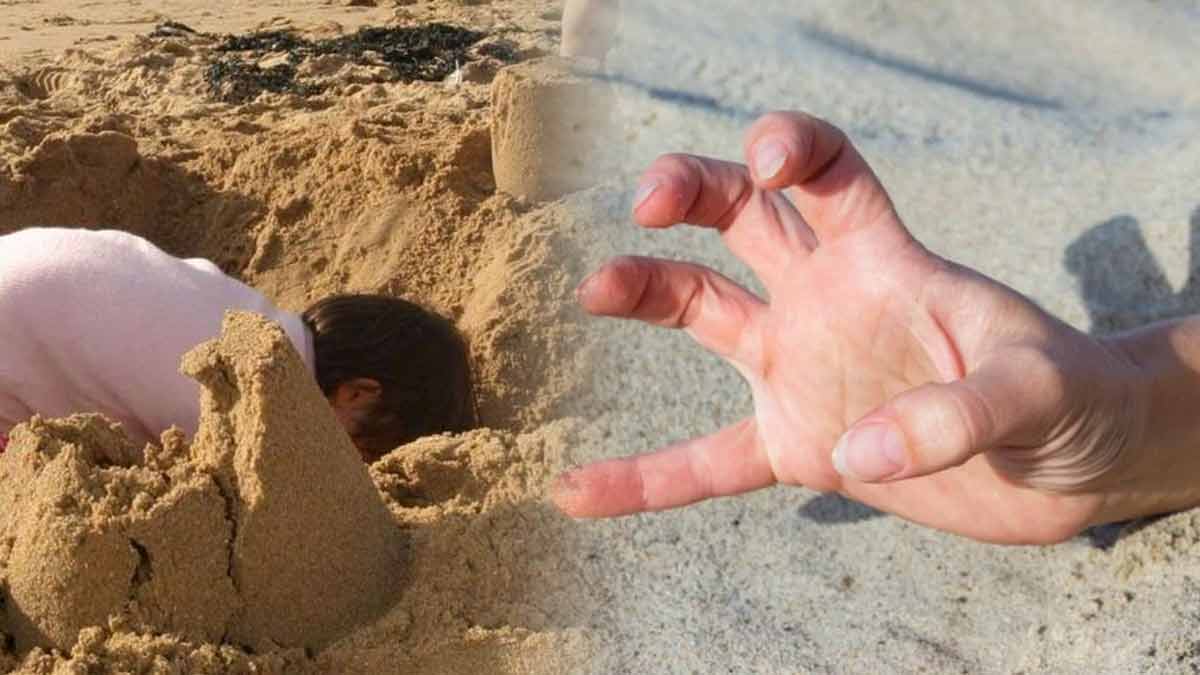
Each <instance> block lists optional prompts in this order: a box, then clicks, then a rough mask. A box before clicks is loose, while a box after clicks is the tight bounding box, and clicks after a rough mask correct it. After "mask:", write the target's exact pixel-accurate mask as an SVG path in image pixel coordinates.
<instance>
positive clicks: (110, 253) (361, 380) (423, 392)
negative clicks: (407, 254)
mask: <svg viewBox="0 0 1200 675" xmlns="http://www.w3.org/2000/svg"><path fill="white" fill-rule="evenodd" d="M231 309H234V310H248V311H253V312H257V313H258V314H261V315H263V316H265V317H266V318H268V319H270V320H272V321H275V322H276V323H278V324H279V325H280V326H281V327H282V328H283V330H284V331H285V332H286V333H287V335H288V337H289V338H290V339H291V341H292V344H293V345H294V346H295V347H296V351H297V352H298V353H299V354H300V355H301V358H303V359H304V362H305V363H306V364H307V365H308V367H309V369H310V370H311V371H312V372H313V376H314V377H315V378H316V380H317V383H318V384H319V385H320V387H321V390H322V391H323V392H324V393H325V395H326V396H327V397H328V398H329V401H330V404H331V405H332V406H333V408H334V411H335V413H336V414H337V417H338V419H339V420H340V421H341V422H342V424H343V426H344V427H345V428H346V430H347V433H349V434H350V436H351V438H352V439H353V440H354V442H355V444H356V445H357V446H358V448H359V450H360V451H361V452H362V454H363V457H364V459H368V460H370V459H374V458H377V457H378V456H380V455H382V454H383V453H386V452H388V451H390V450H391V449H393V448H395V447H396V446H398V445H402V444H403V443H405V442H408V441H410V440H413V439H415V438H418V437H420V436H424V435H428V434H434V433H440V432H444V431H461V430H464V429H466V428H469V427H470V426H471V425H472V424H473V422H474V406H473V401H472V392H471V376H470V370H469V367H468V362H467V351H466V347H465V345H464V343H463V340H462V339H461V337H460V336H459V334H458V333H457V331H455V329H454V327H453V326H452V324H451V323H450V322H449V321H447V320H445V319H443V318H442V317H439V316H437V315H435V314H433V313H431V312H428V311H426V310H424V309H422V308H421V307H419V306H417V305H414V304H412V303H410V302H407V301H404V300H400V299H398V298H390V297H384V296H369V295H347V296H335V297H331V298H326V299H324V300H321V301H319V302H317V303H316V304H314V305H312V306H311V307H309V308H308V309H307V310H306V311H305V312H304V313H303V314H292V313H290V312H285V311H283V310H280V309H278V308H276V307H275V306H273V305H272V304H271V302H270V301H268V300H267V299H266V298H265V297H264V296H263V295H262V294H260V293H258V292H257V291H255V290H254V289H252V288H250V287H249V286H246V285H245V284H243V283H241V282H239V281H237V280H235V279H232V278H230V277H228V276H226V275H225V274H223V273H222V272H221V271H220V270H219V269H218V268H217V267H216V266H215V265H213V264H212V263H211V262H209V261H207V260H202V259H188V260H183V259H179V258H176V257H173V256H171V255H168V254H167V253H165V252H163V251H162V250H160V249H159V248H157V247H156V246H154V245H153V244H151V243H150V242H149V241H146V240H145V239H142V238H140V237H136V236H134V235H131V234H128V233H125V232H118V231H90V230H80V229H58V228H31V229H26V230H22V231H19V232H16V233H13V234H9V235H5V236H0V452H3V447H4V445H5V444H6V443H7V434H8V432H9V430H10V429H11V428H12V427H13V426H14V425H16V424H18V423H20V422H22V421H24V420H27V419H29V418H30V417H31V416H33V415H35V414H37V415H42V416H44V417H60V416H64V415H69V414H72V413H78V412H100V413H104V414H105V415H107V416H109V417H111V418H112V419H114V420H116V421H118V422H120V423H121V424H122V426H123V427H124V428H125V431H126V432H127V433H128V434H129V436H130V437H131V438H133V439H134V440H135V441H138V442H145V441H153V440H156V439H157V437H158V435H159V434H161V433H162V432H163V431H164V430H166V429H168V428H170V427H171V426H177V427H179V428H181V429H183V430H184V431H185V432H187V433H188V434H189V435H190V434H193V433H195V431H196V426H197V424H198V422H199V416H200V406H199V396H200V389H199V385H198V384H196V383H195V382H194V381H192V380H191V379H189V378H187V377H186V376H184V375H181V374H180V373H179V361H180V358H181V357H182V356H183V354H184V353H186V352H187V351H189V350H190V349H191V348H193V347H195V346H196V345H198V344H200V343H201V342H204V341H206V340H209V339H211V338H213V337H215V336H216V335H217V334H218V333H219V332H220V327H221V321H222V317H223V316H224V314H225V312H226V311H227V310H231Z"/></svg>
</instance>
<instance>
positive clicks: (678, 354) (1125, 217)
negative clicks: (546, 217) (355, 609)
mask: <svg viewBox="0 0 1200 675" xmlns="http://www.w3.org/2000/svg"><path fill="white" fill-rule="evenodd" d="M624 4H625V6H626V8H627V10H628V11H627V14H626V16H625V17H624V20H623V27H622V31H621V39H622V44H621V45H620V47H619V49H617V50H616V51H615V52H614V54H613V55H612V57H611V58H610V63H609V66H608V68H609V70H608V73H609V75H610V78H611V80H612V81H614V82H616V83H617V93H618V98H619V107H620V109H621V111H622V117H623V130H622V135H621V138H622V142H621V143H620V144H618V147H619V151H620V152H621V153H623V154H624V155H625V157H626V158H627V163H626V165H625V166H626V167H627V168H628V170H629V171H630V172H634V171H638V170H640V169H642V168H643V167H644V166H645V163H647V162H649V161H650V160H651V159H653V157H654V156H656V155H657V154H659V153H662V152H668V151H683V152H696V153H703V154H707V155H715V156H719V157H723V158H728V159H737V160H740V158H741V141H742V132H743V131H744V128H745V126H746V125H747V124H749V122H750V121H751V120H752V119H753V117H754V115H755V114H756V113H757V112H759V111H766V110H771V109H776V108H801V109H806V110H809V111H812V112H814V113H816V114H819V115H822V116H824V117H826V118H828V119H830V120H832V121H834V122H835V123H837V124H838V125H840V126H842V127H843V128H845V129H846V130H847V131H848V132H849V133H850V134H851V136H852V137H853V138H854V140H855V142H856V144H857V145H858V147H859V148H860V149H861V150H862V152H863V153H864V155H865V156H866V157H867V158H868V160H869V161H871V162H872V164H873V165H874V166H875V167H876V169H877V171H878V172H879V174H880V176H881V178H882V179H883V181H884V183H885V185H887V186H888V187H889V188H890V190H891V193H892V195H893V197H894V199H895V201H896V203H897V205H898V208H899V210H900V213H901V215H902V216H903V217H904V218H905V220H906V222H907V223H908V224H909V225H910V226H911V227H912V228H913V230H914V231H915V232H916V234H917V235H918V236H919V237H921V238H922V239H923V240H924V241H925V242H926V243H927V245H929V246H930V247H931V248H932V249H933V250H935V251H936V252H938V253H940V254H943V255H946V256H949V257H951V258H953V259H956V260H958V261H960V262H963V263H966V264H969V265H972V266H975V267H977V268H979V269H981V270H983V271H984V272H986V273H988V274H991V275H994V276H996V277H998V278H999V279H1001V280H1003V281H1004V282H1006V283H1008V284H1011V285H1013V286H1014V287H1015V288H1017V289H1019V290H1021V291H1022V292H1025V293H1028V294H1030V295H1031V296H1032V297H1034V298H1035V299H1036V300H1037V301H1038V302H1039V303H1041V304H1042V305H1043V306H1045V307H1047V308H1048V309H1050V310H1051V311H1053V312H1055V313H1056V314H1059V315H1060V316H1063V317H1065V318H1066V319H1067V320H1068V321H1070V322H1071V323H1072V324H1074V325H1076V326H1078V327H1080V328H1082V329H1087V330H1097V331H1102V332H1103V331H1111V330H1113V329H1114V328H1118V327H1128V326H1129V325H1131V324H1133V323H1138V322H1144V321H1146V320H1147V319H1151V318H1155V317H1159V316H1164V315H1172V314H1179V313H1181V312H1193V313H1195V312H1200V304H1198V303H1197V297H1200V296H1197V295H1196V292H1195V288H1196V284H1195V279H1196V278H1198V272H1200V255H1197V253H1196V245H1195V242H1196V241H1197V238H1196V233H1197V232H1198V231H1200V188H1198V186H1200V143H1198V140H1197V139H1200V89H1198V88H1197V87H1196V86H1195V65H1194V56H1195V54H1196V53H1197V50H1198V49H1200V15H1198V14H1197V13H1196V10H1195V4H1194V3H1190V2H1118V1H1111V2H1110V1H1102V2H1074V1H1072V2H1060V3H1044V2H1013V3H1003V4H994V3H952V2H939V3H911V2H901V1H891V0H882V1H873V2H863V3H845V2H835V1H833V0H830V1H828V2H826V1H818V2H805V3H797V2H790V1H784V0H780V1H768V2H761V3H754V7H753V10H752V11H751V10H750V9H749V8H748V5H747V4H746V3H733V2H728V1H727V0H702V1H700V2H683V1H664V2H655V3H631V2H626V3H624ZM635 180H636V177H635V176H633V175H630V176H627V177H624V178H622V179H621V180H618V181H614V183H613V185H612V187H611V188H609V189H607V190H603V191H599V192H598V193H597V194H593V195H588V196H579V197H578V198H576V199H575V200H573V201H572V204H573V206H575V207H576V209H577V210H578V211H579V212H580V213H585V212H586V213H589V214H591V215H590V216H588V217H587V218H586V219H587V220H589V221H590V222H592V223H593V228H592V229H593V230H595V231H599V232H603V233H604V236H603V237H596V239H595V240H594V241H592V242H589V243H590V245H589V246H585V247H584V248H585V250H587V251H588V253H587V255H588V257H589V258H591V259H593V260H594V259H600V258H602V257H604V256H606V255H611V254H613V253H640V254H649V255H660V256H665V257H670V258H677V259H685V260H697V261H700V262H703V263H706V264H710V265H714V266H716V267H717V268H718V269H720V270H721V271H723V272H725V273H726V274H728V275H730V276H732V277H734V278H736V279H738V280H740V281H742V282H744V283H747V284H750V285H754V282H753V279H752V277H751V275H750V274H748V273H747V271H746V269H745V268H744V266H743V265H741V264H740V263H739V262H738V261H736V260H735V259H733V258H732V257H731V256H730V255H729V254H728V253H727V252H726V251H725V250H724V249H723V247H722V245H721V242H720V241H719V240H718V239H717V238H716V237H714V236H712V233H711V232H702V231H689V230H679V231H671V232H662V231H654V232H642V231H639V230H637V228H635V227H633V226H632V225H631V223H630V219H629V215H628V213H629V205H630V202H631V200H632V197H633V189H634V185H635V182H634V181H635ZM581 217H582V216H581ZM1189 249H1190V250H1189ZM589 328H590V329H592V330H593V331H595V332H594V333H592V334H591V335H592V337H593V338H594V339H595V340H597V341H599V343H600V346H599V348H598V349H597V351H596V353H597V355H598V357H599V358H600V361H599V362H598V366H599V368H598V370H597V373H596V379H595V383H594V385H595V388H594V392H595V399H594V400H593V401H592V402H591V403H590V404H587V405H585V406H583V407H584V410H583V412H581V416H583V417H584V418H586V419H590V420H594V421H595V424H596V429H594V430H593V432H594V436H590V437H589V438H591V440H590V441H589V442H588V443H587V444H583V445H580V446H579V447H578V448H577V451H576V453H575V458H576V459H588V458H593V457H601V456H613V455H620V454H627V453H631V452H636V451H642V450H647V449H650V448H652V447H655V446H658V445H661V444H662V443H664V442H669V441H673V440H676V439H680V438H685V437H690V436H693V435H696V434H699V433H703V432H707V431H712V430H716V429H717V428H720V427H721V426H723V425H725V424H727V423H730V422H733V421H735V420H737V419H739V418H741V417H742V416H744V415H745V414H746V413H747V412H749V411H750V409H751V407H750V406H751V397H750V392H749V390H748V388H747V387H746V385H745V384H744V383H743V382H742V381H741V379H740V378H739V377H738V376H737V374H736V373H735V372H734V371H733V370H732V369H731V368H729V367H728V366H727V365H726V364H724V363H722V362H720V361H719V360H717V359H715V358H712V357H710V356H708V355H706V354H704V353H703V351H702V350H701V349H700V348H699V347H697V346H696V345H695V344H694V343H692V342H691V341H690V340H689V339H688V338H687V337H686V336H684V335H680V334H678V333H671V332H668V331H664V330H658V329H653V328H647V327H643V326H636V325H623V324H619V323H616V322H606V323H602V322H596V323H594V324H589ZM1195 518H1196V514H1195V513H1184V514H1179V515H1176V516H1173V517H1171V518H1166V519H1163V520H1159V521H1155V522H1152V523H1138V524H1134V525H1132V526H1130V527H1128V528H1126V529H1124V530H1121V529H1119V528H1104V529H1099V530H1093V531H1092V532H1090V533H1088V535H1087V536H1082V537H1079V538H1077V539H1075V540H1073V541H1071V542H1068V543H1065V544H1062V545H1060V546H1054V547H1046V548H1002V547H994V546H985V545H980V544H976V543H973V542H969V541H965V540H962V539H960V538H958V537H954V536H951V535H946V534H941V533H937V532H931V531H929V530H926V529H923V528H920V527H916V526H913V525H910V524H908V523H905V522H904V521H902V520H899V519H897V518H893V517H890V516H887V515H885V514H881V513H878V512H876V511H874V510H871V509H868V508H866V507H864V506H862V505H860V504H856V503H854V502H851V501H848V500H845V499H842V498H840V497H836V496H830V495H820V494H817V493H815V492H812V491H808V490H804V489H800V488H776V489H772V490H767V491H764V492H760V493H757V494H755V495H752V496H747V497H743V498H738V499H726V500H719V501H715V502H712V503H708V504H704V505H701V506H696V507H693V508H689V509H685V510H681V511H678V512H671V513H661V514H653V515H646V516H640V517H635V518H629V519H624V520H619V521H613V522H604V523H596V524H587V525H584V526H583V527H584V528H585V529H586V530H587V532H588V538H585V540H584V543H583V546H584V547H585V551H586V555H585V559H586V560H587V566H586V569H587V571H588V573H589V574H590V575H592V576H593V577H595V578H608V579H611V580H613V581H612V583H611V584H610V585H609V586H608V592H607V595H606V596H605V598H604V600H605V602H604V604H603V607H602V608H601V609H600V610H599V614H598V615H597V616H596V617H595V619H594V621H593V625H594V626H595V630H596V636H595V641H596V643H597V644H598V645H599V652H598V653H597V654H596V656H595V658H594V660H593V661H592V662H591V664H590V667H591V671H592V672H597V673H606V672H655V673H692V672H704V673H708V672H722V673H724V672H729V673H798V672H800V673H914V672H929V673H1007V674H1013V673H1144V672H1150V673H1181V672H1194V671H1195V669H1196V668H1200V650H1197V648H1196V644H1197V643H1196V635H1197V632H1198V630H1200V623H1198V622H1197V612H1196V610H1197V607H1200V593H1198V592H1197V587H1196V584H1195V579H1196V578H1197V577H1196V574H1197V571H1198V570H1197V560H1200V558H1198V557H1197V555H1198V553H1200V536H1198V535H1197V530H1196V521H1195ZM1114 541H1115V543H1114Z"/></svg>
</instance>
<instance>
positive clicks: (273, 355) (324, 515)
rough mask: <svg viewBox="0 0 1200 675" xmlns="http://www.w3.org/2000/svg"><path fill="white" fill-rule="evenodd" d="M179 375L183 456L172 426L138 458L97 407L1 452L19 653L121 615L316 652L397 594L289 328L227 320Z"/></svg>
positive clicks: (377, 516) (385, 525) (249, 318)
mask: <svg viewBox="0 0 1200 675" xmlns="http://www.w3.org/2000/svg"><path fill="white" fill-rule="evenodd" d="M184 370H185V372H187V373H188V374H190V375H191V376H193V377H194V378H196V379H197V380H198V381H199V382H200V383H201V384H202V385H203V387H204V394H203V414H202V417H201V422H200V425H201V426H200V431H199V432H198V433H197V436H196V440H195V442H194V443H193V444H192V445H191V447H190V448H188V447H186V446H184V445H183V444H182V442H181V439H180V438H179V436H178V434H170V433H169V434H168V435H167V436H166V437H165V439H164V443H163V447H162V448H159V447H155V446H148V448H147V449H146V452H145V455H146V456H145V458H144V462H140V463H134V462H133V461H134V460H135V459H136V454H135V452H134V449H133V448H132V447H131V446H130V444H129V441H128V440H126V439H125V437H124V435H123V434H122V433H121V432H120V430H119V427H115V426H114V425H112V424H111V423H108V422H106V421H105V420H104V419H103V418H102V417H100V416H98V415H81V416H76V417H72V418H68V419H66V420H49V421H47V420H41V419H35V420H33V421H32V422H31V423H29V424H28V425H24V426H21V427H18V428H17V429H16V431H15V433H14V436H13V438H14V443H13V448H12V451H11V452H10V453H6V454H5V455H4V456H3V458H2V459H0V472H2V473H0V476H2V478H0V483H2V484H3V487H0V504H3V506H4V512H3V513H4V516H3V521H0V526H2V527H0V536H3V539H4V541H5V542H7V545H6V547H5V548H6V552H5V555H4V557H3V559H2V560H0V564H2V567H3V569H4V578H5V586H6V588H7V600H6V603H5V630H6V632H11V633H12V635H13V637H14V638H15V645H16V647H17V649H19V650H28V649H31V648H33V647H42V648H53V649H58V650H61V651H70V650H71V649H72V648H74V647H75V645H76V642H77V639H78V638H79V635H80V633H81V631H83V630H84V629H85V628H88V627H91V626H104V625H107V624H108V623H109V622H110V620H111V619H112V618H113V617H118V618H119V620H120V621H121V622H122V623H124V624H125V625H128V626H131V627H135V628H137V629H138V630H140V631H144V632H150V633H160V632H170V633H174V634H176V635H179V636H181V637H182V638H185V639H189V640H195V641H198V642H221V641H229V642H232V643H234V644H242V645H247V646H251V647H255V648H257V649H264V648H267V647H274V646H284V647H310V648H312V647H318V646H321V645H323V644H325V643H327V642H329V641H330V640H332V639H333V638H335V637H337V636H338V635H340V634H342V633H344V632H346V631H347V630H349V629H350V628H352V627H354V626H356V625H358V624H361V623H363V622H364V621H365V620H367V619H368V618H370V616H372V614H374V613H377V612H378V611H379V610H380V609H382V608H384V607H385V606H386V604H387V603H388V602H389V601H391V599H392V590H393V589H394V588H395V587H396V580H397V578H398V576H399V574H400V572H401V570H400V540H399V538H398V536H397V531H396V528H395V525H394V523H393V522H392V520H391V518H390V517H389V515H388V512H387V509H386V507H385V506H384V504H383V502H382V501H381V499H380V498H379V494H378V492H377V491H376V489H375V487H374V485H373V484H372V483H371V481H370V479H369V477H368V475H367V470H366V468H365V467H364V466H363V465H362V462H361V461H359V460H358V457H357V454H356V452H355V450H354V448H353V446H352V444H351V443H350V441H349V439H348V438H347V437H346V436H345V435H344V434H340V433H338V431H337V424H336V421H335V420H334V419H333V413H332V411H331V409H330V408H329V406H328V404H326V403H325V400H324V398H323V397H322V395H321V393H320V390H319V389H318V388H317V386H316V383H315V382H314V381H313V380H312V378H311V377H310V376H309V375H308V373H307V370H306V368H305V366H304V364H303V362H302V361H301V360H300V357H299V356H298V355H297V354H296V353H295V350H294V349H293V348H292V347H291V343H290V342H289V341H288V339H287V337H286V336H285V334H284V333H283V331H282V330H281V329H279V328H278V327H277V326H274V325H270V324H267V322H266V321H265V320H263V319H261V318H259V317H256V316H254V315H249V314H231V315H230V316H229V317H227V319H226V322H225V326H224V330H223V333H222V336H221V339H220V340H216V341H213V342H210V343H206V344H205V345H202V346H200V347H198V348H197V349H196V350H194V351H193V352H191V353H190V354H189V355H188V356H187V357H186V358H185V361H184ZM280 551H287V554H286V555H279V554H278V553H279V552H280ZM315 578H320V579H321V582H320V583H318V584H314V583H312V580H313V579H315Z"/></svg>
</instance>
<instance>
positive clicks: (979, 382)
mask: <svg viewBox="0 0 1200 675" xmlns="http://www.w3.org/2000/svg"><path fill="white" fill-rule="evenodd" d="M1034 356H1035V357H1036V358H1033V359H1021V358H1013V357H1011V356H1008V355H1006V356H1005V358H1004V359H1003V362H1001V359H997V358H994V359H991V361H990V362H989V363H985V364H984V365H983V366H981V367H980V368H979V369H977V370H975V371H974V372H972V373H970V374H969V375H967V376H966V377H964V378H962V379H959V380H955V381H953V382H947V383H932V384H925V385H922V386H920V387H917V388H915V389H910V390H908V391H906V392H904V393H902V394H900V395H899V396H897V397H896V398H894V399H892V400H891V401H889V402H888V403H887V404H885V405H884V406H882V407H880V408H879V409H878V410H876V411H874V412H872V413H870V414H868V415H867V416H866V417H864V418H862V419H861V420H859V421H858V422H857V423H856V424H855V425H854V426H852V427H851V428H850V429H849V430H848V431H847V432H846V433H845V434H844V435H843V436H842V438H841V439H840V440H839V441H838V442H837V445H836V446H835V447H834V450H833V466H834V468H835V469H836V470H837V471H838V473H840V474H842V475H843V476H845V477H846V478H850V479H853V480H858V481H863V482H868V483H875V482H885V481H893V480H899V479H903V478H914V477H916V476H924V475H927V474H931V473H936V472H938V471H942V470H944V469H949V468H952V467H955V466H958V465H960V464H962V463H964V462H966V461H967V460H969V459H971V458H972V457H974V456H975V455H977V454H980V453H983V452H987V451H988V450H992V449H995V448H999V447H1005V446H1013V445H1020V444H1021V443H1022V442H1024V443H1025V444H1029V445H1039V444H1040V438H1039V437H1040V435H1041V434H1039V433H1038V430H1039V429H1040V428H1042V427H1044V425H1045V422H1046V420H1047V419H1048V418H1049V415H1047V411H1050V410H1053V409H1054V406H1055V404H1056V402H1057V401H1058V400H1060V399H1061V396H1062V394H1061V392H1062V378H1061V376H1060V375H1059V371H1058V370H1057V368H1055V367H1054V366H1053V364H1052V363H1051V362H1050V360H1049V359H1047V358H1045V357H1044V356H1043V355H1041V354H1036V355H1034ZM1022 361H1026V362H1027V363H1024V364H1023V363H1021V362H1022ZM1034 363H1036V364H1037V365H1033V364H1034ZM1029 366H1032V367H1029Z"/></svg>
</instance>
